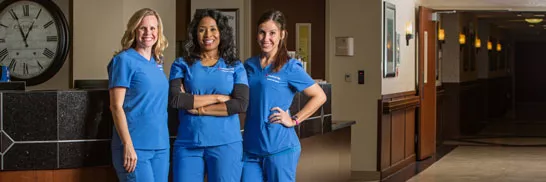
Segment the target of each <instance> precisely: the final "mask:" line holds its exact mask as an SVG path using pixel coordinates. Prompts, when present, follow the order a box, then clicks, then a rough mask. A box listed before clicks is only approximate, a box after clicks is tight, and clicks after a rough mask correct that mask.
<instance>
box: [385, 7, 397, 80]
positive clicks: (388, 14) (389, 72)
mask: <svg viewBox="0 0 546 182" xmlns="http://www.w3.org/2000/svg"><path fill="white" fill-rule="evenodd" d="M395 39H396V6H395V5H394V4H392V3H389V2H386V1H385V2H384V6H383V77H395V76H396V62H395V61H396V60H395V59H396V51H395V50H396V47H395V46H396V44H395V41H396V40H395Z"/></svg>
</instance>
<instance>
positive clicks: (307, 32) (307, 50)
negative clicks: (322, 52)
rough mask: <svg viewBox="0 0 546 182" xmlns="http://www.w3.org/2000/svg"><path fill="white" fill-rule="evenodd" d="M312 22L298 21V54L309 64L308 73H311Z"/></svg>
mask: <svg viewBox="0 0 546 182" xmlns="http://www.w3.org/2000/svg"><path fill="white" fill-rule="evenodd" d="M311 32H312V29H311V23H296V54H297V55H298V56H299V57H300V58H301V60H302V61H303V62H304V64H306V66H307V70H305V71H307V73H309V74H311V70H310V67H311V60H312V57H311V50H312V49H311V45H312V43H311Z"/></svg>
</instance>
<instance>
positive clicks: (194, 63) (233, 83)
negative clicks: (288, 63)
mask: <svg viewBox="0 0 546 182" xmlns="http://www.w3.org/2000/svg"><path fill="white" fill-rule="evenodd" d="M232 33H233V28H232V27H230V26H229V25H228V18H227V17H226V16H224V15H222V14H221V13H220V12H219V11H217V10H212V9H205V10H197V11H196V12H195V15H194V17H193V20H192V21H191V23H190V25H189V28H188V39H187V41H186V43H185V50H184V54H185V55H184V56H183V57H182V58H178V59H177V60H175V62H174V63H173V65H172V67H171V73H170V96H169V105H170V107H172V108H176V109H178V110H179V112H178V118H179V120H180V125H179V127H178V136H177V137H176V141H175V142H174V151H173V177H174V181H176V182H182V181H188V182H193V181H203V178H204V175H205V174H206V175H207V179H208V181H210V182H214V181H235V182H238V181H240V178H241V173H242V172H241V171H242V154H243V149H242V137H241V133H240V124H239V116H238V113H242V112H245V111H246V108H247V105H248V83H247V82H248V81H247V75H246V72H245V68H244V67H243V64H242V63H241V61H240V60H239V59H238V58H237V56H236V55H237V50H236V48H235V44H234V40H233V39H234V37H233V34H232Z"/></svg>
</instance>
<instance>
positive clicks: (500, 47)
mask: <svg viewBox="0 0 546 182" xmlns="http://www.w3.org/2000/svg"><path fill="white" fill-rule="evenodd" d="M501 50H502V45H501V44H500V43H497V52H500V51H501Z"/></svg>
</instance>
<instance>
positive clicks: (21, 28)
mask: <svg viewBox="0 0 546 182" xmlns="http://www.w3.org/2000/svg"><path fill="white" fill-rule="evenodd" d="M10 13H11V16H12V17H13V19H15V20H17V26H18V27H19V33H21V37H22V38H23V41H24V42H25V46H26V47H28V43H27V39H26V38H25V33H23V27H21V23H20V22H19V18H18V17H17V15H16V14H15V12H14V11H13V9H12V10H11V12H10Z"/></svg>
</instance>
